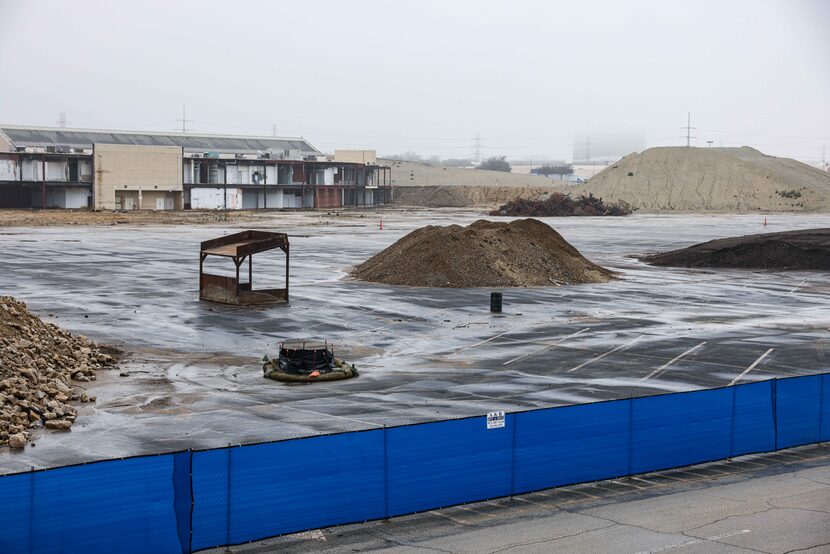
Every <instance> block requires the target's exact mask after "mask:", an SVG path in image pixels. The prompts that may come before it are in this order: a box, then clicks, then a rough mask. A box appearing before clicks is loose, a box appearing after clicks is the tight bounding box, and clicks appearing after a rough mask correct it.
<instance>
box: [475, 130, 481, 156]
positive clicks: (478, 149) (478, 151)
mask: <svg viewBox="0 0 830 554" xmlns="http://www.w3.org/2000/svg"><path fill="white" fill-rule="evenodd" d="M475 149H476V152H475V158H476V163H481V135H479V134H478V133H476V143H475Z"/></svg>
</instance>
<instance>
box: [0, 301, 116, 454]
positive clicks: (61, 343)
mask: <svg viewBox="0 0 830 554" xmlns="http://www.w3.org/2000/svg"><path fill="white" fill-rule="evenodd" d="M109 350H110V351H111V352H113V351H112V349H109ZM113 353H114V352H113ZM114 361H115V360H114V358H113V355H112V353H108V352H104V349H103V348H99V347H98V346H97V345H95V343H93V342H90V341H89V340H87V339H86V338H84V337H81V336H76V335H73V334H71V333H69V332H67V331H64V330H63V329H60V328H59V327H57V326H55V325H52V324H51V323H45V322H43V321H41V319H40V318H39V317H37V316H35V315H33V314H32V313H30V312H29V310H28V309H27V308H26V304H24V303H23V302H19V301H17V300H15V299H14V298H12V297H10V296H0V445H2V444H8V445H9V446H10V447H12V448H23V447H24V446H25V445H26V443H27V442H28V441H29V438H30V430H31V429H34V428H40V427H46V428H47V429H69V428H70V427H71V426H72V423H73V422H74V421H75V415H76V411H75V408H74V407H72V406H71V405H70V404H69V402H70V401H80V402H94V401H95V397H94V396H88V395H87V394H86V393H85V392H83V391H82V390H79V389H80V388H81V387H80V386H77V385H74V386H73V381H75V382H87V381H94V380H95V370H96V369H99V368H102V367H105V366H108V365H110V364H112V363H113V362H114ZM76 387H77V388H76Z"/></svg>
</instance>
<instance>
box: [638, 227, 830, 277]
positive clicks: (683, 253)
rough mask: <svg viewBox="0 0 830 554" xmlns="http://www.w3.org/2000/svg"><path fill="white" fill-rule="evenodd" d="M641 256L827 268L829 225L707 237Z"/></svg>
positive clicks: (683, 262)
mask: <svg viewBox="0 0 830 554" xmlns="http://www.w3.org/2000/svg"><path fill="white" fill-rule="evenodd" d="M641 259H642V260H643V261H645V262H648V263H650V264H653V265H661V266H679V267H738V268H745V269H796V270H802V269H817V270H830V229H806V230H803V231H787V232H783V233H766V234H763V235H747V236H743V237H730V238H725V239H718V240H710V241H709V242H704V243H702V244H696V245H694V246H690V247H688V248H682V249H680V250H672V251H670V252H663V253H661V254H653V255H650V256H644V257H642V258H641Z"/></svg>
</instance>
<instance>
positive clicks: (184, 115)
mask: <svg viewBox="0 0 830 554" xmlns="http://www.w3.org/2000/svg"><path fill="white" fill-rule="evenodd" d="M176 121H178V122H180V123H181V124H182V133H186V132H187V131H188V129H187V124H188V123H193V120H192V119H187V110H186V109H185V106H182V118H181V119H177V120H176ZM190 130H191V131H192V130H193V129H190Z"/></svg>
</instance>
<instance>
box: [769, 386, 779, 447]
mask: <svg viewBox="0 0 830 554" xmlns="http://www.w3.org/2000/svg"><path fill="white" fill-rule="evenodd" d="M770 390H771V391H772V431H773V447H772V449H773V451H776V450H778V377H776V378H775V379H773V380H772V384H771V386H770Z"/></svg>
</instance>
